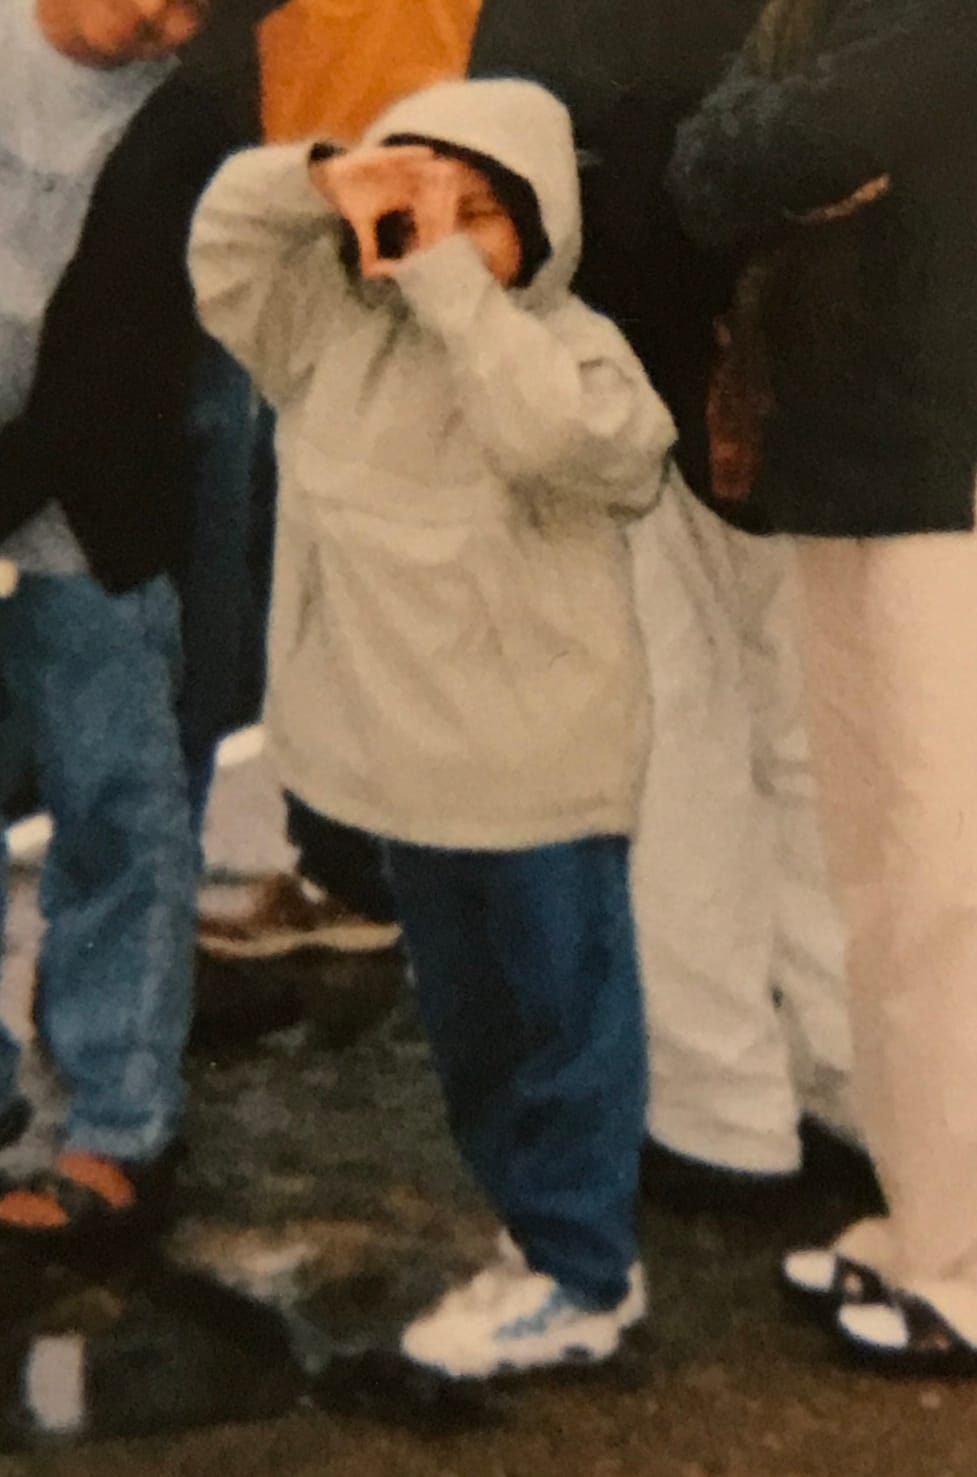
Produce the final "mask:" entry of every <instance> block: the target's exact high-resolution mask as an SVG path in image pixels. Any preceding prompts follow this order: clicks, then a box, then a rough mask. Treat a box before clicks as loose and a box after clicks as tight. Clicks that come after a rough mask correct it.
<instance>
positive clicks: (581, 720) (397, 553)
mask: <svg viewBox="0 0 977 1477" xmlns="http://www.w3.org/2000/svg"><path fill="white" fill-rule="evenodd" d="M400 134H414V135H421V136H424V137H428V138H432V139H437V140H441V141H445V142H448V143H451V144H454V145H456V146H460V147H463V148H465V149H471V150H475V151H477V152H479V153H481V154H482V155H485V156H488V157H490V158H492V159H494V160H496V161H498V162H499V163H500V164H502V165H503V166H504V167H506V168H507V169H509V170H511V171H513V172H515V173H516V174H518V175H519V176H521V177H522V178H523V179H525V180H527V181H528V182H529V183H530V184H531V185H532V187H533V189H534V190H535V192H536V196H537V199H538V202H539V207H540V214H541V217H542V222H543V226H544V229H545V231H546V234H547V238H548V240H549V243H550V246H551V255H550V257H549V258H548V260H547V261H546V263H545V264H544V265H543V267H542V268H541V269H540V270H539V272H538V273H537V274H536V276H535V278H534V279H533V281H532V282H531V284H530V285H529V286H528V287H526V288H525V289H517V290H514V289H509V290H506V289H504V288H503V287H501V286H500V285H499V284H498V283H497V282H496V281H495V279H494V278H493V277H492V276H491V275H490V274H489V272H488V271H487V270H486V268H485V267H484V265H483V263H482V261H481V259H480V257H479V256H478V254H477V253H476V251H475V249H474V248H473V246H472V245H471V243H470V242H469V240H468V239H467V237H465V236H463V235H458V236H453V237H451V238H449V239H448V240H446V241H444V242H442V243H440V244H439V245H437V246H436V247H434V248H433V249H431V250H428V251H424V252H417V253H415V254H414V255H413V256H412V257H410V258H409V259H408V260H407V261H406V263H405V264H404V265H403V266H402V268H401V271H400V274H399V278H398V285H396V286H393V285H390V284H376V283H369V284H360V283H357V282H356V281H355V280H354V279H352V278H351V277H350V275H349V274H348V273H347V271H346V270H345V268H344V267H343V265H342V263H341V257H340V246H341V239H342V222H341V220H340V219H339V217H338V216H336V214H335V213H333V212H330V210H329V208H328V207H327V206H326V205H325V204H324V202H323V200H322V198H321V197H320V196H319V195H318V193H317V192H316V191H315V190H314V189H313V187H312V186H311V184H310V182H309V178H308V170H307V150H306V148H305V147H304V146H297V147H293V146H286V147H276V148H265V149H260V150H254V151H251V152H248V153H245V154H242V155H240V156H238V157H237V158H235V159H233V160H232V161H230V163H228V164H227V165H226V166H225V167H224V168H223V170H222V171H221V172H220V173H219V174H218V176H217V178H216V179H215V181H214V182H213V184H212V185H211V187H210V189H209V190H208V192H207V193H206V195H205V196H204V199H203V201H202V203H201V205H200V207H199V210H198V214H197V218H196V223H195V227H194V231H193V239H192V244H191V271H192V275H193V278H194V283H195V287H196V291H197V295H198V303H199V309H200V313H201V316H202V319H203V321H204V323H205V325H206V326H207V328H208V329H209V330H210V331H211V332H212V333H213V334H214V335H215V336H216V337H218V338H219V339H221V340H222V341H223V342H224V343H225V344H226V345H227V347H228V348H229V349H230V350H231V351H232V352H233V353H234V354H236V355H237V357H238V358H239V359H240V360H241V361H242V362H243V363H244V364H245V365H246V366H247V367H248V369H249V370H251V372H252V373H253V375H254V377H255V379H256V381H257V383H258V385H259V386H260V388H261V389H262V390H263V392H264V393H265V394H266V395H267V396H268V397H269V398H270V399H271V401H272V402H273V404H274V405H275V406H276V408H277V410H278V412H279V435H278V449H279V459H280V472H281V491H280V508H279V530H278V544H277V551H276V571H275V590H274V601H273V617H272V631H271V676H270V699H269V713H268V726H269V732H270V735H271V738H272V742H273V747H274V750H275V754H276V758H277V763H278V766H279V771H280V776H281V778H282V780H283V781H284V783H285V784H286V785H288V787H289V788H290V789H292V790H294V791H295V792H296V793H298V794H299V795H300V796H301V797H302V798H303V799H304V800H306V801H307V802H308V803H309V804H311V805H313V806H315V807H316V808H317V809H319V810H321V811H323V812H324V813H325V814H328V815H330V816H332V817H334V818H336V819H338V820H341V821H344V822H346V823H347V824H350V825H354V826H357V827H360V828H362V829H365V830H370V831H374V832H377V833H380V834H383V835H388V836H394V837H397V838H400V839H402V840H406V841H413V842H418V843H422V844H429V845H441V846H454V847H466V848H467V847H473V848H480V847H486V848H498V849H503V848H516V847H523V846H532V845H541V844H545V843H548V842H555V841H561V840H567V839H571V838H573V837H577V836H582V835H586V834H595V833H602V832H611V833H615V832H616V833H619V832H624V831H627V830H629V829H630V827H631V825H632V821H633V815H634V807H635V800H636V789H637V785H638V781H639V778H640V773H641V765H642V758H643V749H644V743H645V731H646V724H645V708H646V701H645V665H644V657H643V652H642V648H641V644H640V640H639V636H638V630H637V625H636V622H635V617H634V612H633V609H632V597H631V581H630V569H629V564H628V557H627V552H626V545H625V538H624V526H625V523H626V522H627V520H628V519H629V518H632V517H635V516H637V515H639V514H641V513H643V512H644V511H646V510H647V509H648V508H649V507H650V506H651V505H652V503H653V502H654V501H655V498H656V495H657V491H658V488H659V485H660V482H661V475H662V463H663V459H664V457H665V455H666V453H667V452H668V450H669V448H670V446H671V443H672V441H673V438H674V428H673V425H672V420H671V417H670V415H669V413H668V411H667V410H666V409H665V407H664V405H663V404H662V402H661V400H660V399H659V398H658V396H657V395H656V394H655V393H654V392H653V390H652V389H651V387H650V386H649V384H648V382H647V379H646V378H645V375H644V372H643V370H642V368H641V366H640V364H639V363H638V361H637V359H636V358H635V356H634V354H633V353H632V352H631V350H630V349H629V348H628V346H627V344H626V342H625V341H624V339H623V338H622V336H621V335H620V333H619V332H618V331H617V329H616V328H614V327H613V325H612V324H611V323H610V322H609V321H608V320H607V319H605V318H602V317H600V316H599V315H597V314H595V313H593V312H591V311H590V310H589V309H587V308H585V307H584V306H583V304H582V303H580V302H579V300H577V299H576V298H574V297H573V296H571V294H570V292H569V283H570V281H571V278H572V275H573V272H574V269H575V267H576V263H577V256H578V250H579V234H580V211H579V199H578V186H577V173H576V161H575V155H574V149H573V140H572V133H571V129H570V123H569V118H568V116H567V114H566V112H565V110H564V108H563V107H562V105H561V104H559V103H558V102H557V101H556V100H555V99H554V98H552V97H551V96H550V95H549V94H548V93H546V92H545V91H544V90H543V89H541V88H539V87H537V86H535V85H534V84H531V83H525V82H515V81H513V82H508V81H507V82H458V83H442V84H439V85H438V86H436V87H433V88H430V89H427V90H426V91H424V92H422V93H419V94H415V95H414V96H412V97H410V98H408V99H406V100H405V101H403V102H401V103H398V104H397V105H395V106H394V107H393V108H392V109H391V110H389V111H388V112H387V113H386V114H385V115H384V116H383V117H382V118H381V119H380V120H379V122H378V123H377V124H376V125H374V127H373V128H372V129H371V130H370V131H369V133H368V134H367V135H366V137H365V138H364V140H363V145H365V146H375V145H377V144H379V143H382V142H383V141H384V140H385V139H386V138H389V137H391V136H394V135H400Z"/></svg>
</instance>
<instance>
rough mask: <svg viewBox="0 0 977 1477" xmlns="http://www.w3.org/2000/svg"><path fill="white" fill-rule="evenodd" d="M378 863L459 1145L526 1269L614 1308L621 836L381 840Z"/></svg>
mask: <svg viewBox="0 0 977 1477" xmlns="http://www.w3.org/2000/svg"><path fill="white" fill-rule="evenodd" d="M446 857H447V858H448V860H447V861H446V862H445V861H444V860H443V859H444V858H446ZM391 873H392V878H393V884H394V892H395V897H396V901H397V904H398V907H399V908H400V911H401V916H402V918H403V920H404V925H405V931H406V934H407V938H408V945H409V948H410V952H411V957H412V961H413V964H414V970H415V976H416V980H417V990H418V998H419V1002H420V1007H421V1010H422V1014H423V1017H424V1021H425V1025H426V1027H427V1029H428V1031H429V1032H430V1034H431V1039H432V1045H433V1049H434V1056H435V1061H436V1063H437V1064H438V1067H439V1072H440V1076H441V1080H442V1084H443V1086H444V1091H445V1096H446V1100H447V1103H448V1112H449V1118H450V1121H451V1124H452V1128H453V1131H454V1133H455V1136H456V1138H457V1141H458V1143H459V1147H460V1149H461V1151H462V1153H463V1154H464V1156H465V1158H466V1159H467V1161H468V1163H469V1164H470V1166H471V1167H472V1169H473V1172H474V1173H475V1175H476V1177H477V1179H478V1180H479V1182H480V1184H481V1185H482V1187H483V1188H484V1189H485V1191H486V1193H487V1194H488V1196H489V1198H490V1200H491V1201H492V1204H493V1206H494V1208H495V1210H496V1211H497V1213H498V1214H499V1216H500V1219H501V1220H502V1221H503V1223H504V1224H505V1226H506V1227H507V1228H508V1229H509V1231H510V1232H511V1234H512V1236H513V1238H514V1240H515V1241H516V1243H517V1244H518V1245H519V1246H520V1248H521V1249H522V1251H523V1253H524V1255H525V1257H526V1261H527V1262H528V1264H529V1266H530V1268H532V1269H533V1270H534V1271H537V1272H542V1273H545V1274H547V1275H548V1276H549V1277H552V1278H553V1279H554V1280H555V1281H556V1282H557V1283H558V1284H559V1285H560V1286H561V1287H563V1288H564V1289H566V1290H567V1291H568V1292H569V1293H571V1294H572V1295H573V1296H575V1297H576V1298H578V1299H579V1300H580V1302H581V1303H583V1304H585V1305H587V1306H590V1307H594V1308H604V1309H607V1308H612V1307H614V1306H616V1305H617V1304H618V1303H619V1302H620V1301H621V1300H622V1299H623V1298H624V1297H625V1295H626V1293H627V1290H628V1285H629V1271H630V1268H631V1266H632V1264H633V1262H634V1259H635V1256H636V1244H635V1228H634V1216H635V1198H636V1194H637V1183H638V1165H639V1158H640V1148H641V1141H642V1138H643V1132H644V1112H645V1098H646V1091H645V1089H646V1061H645V1052H644V1020H643V1012H642V1002H641V990H640V984H639V981H638V973H637V961H636V955H635V946H634V935H633V927H632V921H631V913H630V905H629V897H628V846H627V842H626V841H625V840H624V839H623V838H617V837H614V838H609V837H598V838H590V839H587V840H583V841H579V842H573V843H568V844H565V845H556V846H545V847H540V848H536V849H533V850H529V851H523V852H508V853H498V852H485V853H467V854H464V853H463V854H457V853H455V854H451V853H436V852H435V853H425V852H424V851H423V850H421V849H419V848H405V847H400V846H394V847H392V848H391Z"/></svg>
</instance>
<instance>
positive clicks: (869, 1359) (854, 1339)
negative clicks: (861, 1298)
mask: <svg viewBox="0 0 977 1477" xmlns="http://www.w3.org/2000/svg"><path fill="white" fill-rule="evenodd" d="M837 1327H838V1331H839V1332H840V1334H841V1336H842V1339H843V1340H844V1344H845V1348H846V1350H847V1352H848V1354H849V1356H850V1357H851V1358H852V1359H853V1360H854V1361H855V1362H856V1363H857V1364H859V1365H861V1366H862V1367H865V1368H869V1369H873V1370H875V1371H876V1373H879V1374H886V1375H895V1376H899V1377H902V1376H919V1377H922V1378H934V1377H936V1378H944V1379H973V1378H974V1377H977V1345H974V1344H972V1343H971V1342H970V1341H969V1340H968V1339H966V1338H965V1337H964V1336H963V1334H962V1333H961V1332H960V1331H959V1329H956V1328H954V1327H953V1325H952V1323H950V1322H949V1320H948V1319H947V1317H946V1316H945V1315H944V1314H943V1313H940V1312H939V1311H938V1310H937V1309H936V1308H935V1307H934V1306H933V1304H932V1303H930V1302H928V1301H927V1300H926V1299H925V1298H922V1297H918V1296H916V1295H914V1294H911V1293H904V1292H899V1291H892V1292H889V1293H888V1294H887V1300H886V1301H885V1302H884V1303H868V1304H862V1305H861V1306H858V1307H845V1308H842V1309H841V1310H840V1311H839V1313H838V1319H837Z"/></svg>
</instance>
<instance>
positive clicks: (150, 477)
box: [0, 74, 236, 573]
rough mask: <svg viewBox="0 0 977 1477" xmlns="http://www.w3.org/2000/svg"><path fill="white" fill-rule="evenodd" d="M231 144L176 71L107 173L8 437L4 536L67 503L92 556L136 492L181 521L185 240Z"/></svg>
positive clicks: (195, 346)
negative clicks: (97, 535) (97, 538)
mask: <svg viewBox="0 0 977 1477" xmlns="http://www.w3.org/2000/svg"><path fill="white" fill-rule="evenodd" d="M235 143H236V138H235V136H234V135H233V134H232V133H231V132H230V131H229V130H228V129H227V128H226V127H225V126H224V125H223V124H222V120H221V118H220V115H219V113H217V111H216V110H215V109H214V108H213V107H211V105H210V104H209V102H208V100H207V99H205V98H202V97H201V96H200V95H199V94H197V93H196V92H195V91H194V90H193V89H191V88H189V87H186V86H185V85H184V84H183V82H182V79H181V77H180V76H179V74H177V75H176V76H174V77H173V78H171V79H170V80H169V81H168V82H166V83H164V85H163V86H162V87H161V88H160V89H159V90H158V91H157V92H156V93H155V94H154V95H153V97H152V98H151V99H150V100H149V102H148V103H147V104H146V105H145V106H144V107H143V109H142V110H141V111H140V113H139V114H138V115H137V116H136V118H135V119H134V120H133V122H132V124H131V125H130V127H129V129H128V130H127V132H126V134H125V135H124V137H123V139H122V140H121V142H120V143H119V145H118V146H117V148H116V150H115V151H114V152H113V154H112V155H111V157H110V158H109V160H108V162H107V163H106V165H105V168H104V169H103V171H102V173H101V175H100V176H99V179H98V181H97V183H96V186H95V190H94V192H93V195H92V200H91V203H90V207H89V210H88V213H87V215H86V219H85V225H84V228H83V231H82V235H81V239H80V241H79V245H78V249H77V251H76V253H75V256H74V257H73V258H72V260H71V262H70V263H69V264H68V267H67V268H66V270H65V273H64V275H63V277H62V279H61V281H60V282H59V284H58V287H57V289H56V291H55V294H54V296H53V297H52V299H51V302H50V304H49V306H48V310H47V312H46V314H45V319H44V326H43V330H42V333H41V339H40V343H39V346H38V355H37V366H36V370H35V375H34V383H33V385H32V387H31V392H30V395H29V397H28V400H27V404H26V405H25V407H24V410H23V411H22V413H21V414H20V415H19V416H17V417H16V418H15V419H14V420H13V421H10V422H8V423H7V424H6V425H5V426H4V427H3V428H2V429H0V487H2V488H3V494H2V496H0V538H3V537H5V536H6V535H7V534H9V533H11V532H13V530H14V529H16V528H17V527H19V526H20V525H21V524H22V523H23V522H25V521H26V520H27V519H28V518H30V517H31V516H33V514H35V513H37V512H38V511H39V510H40V509H41V508H43V507H44V506H45V505H46V504H47V503H48V502H50V501H58V502H60V503H61V504H62V506H63V507H64V509H65V511H66V513H67V514H68V518H69V521H70V522H71V524H72V527H73V528H74V530H75V532H76V534H77V535H78V536H79V537H80V538H81V541H82V543H83V546H84V545H87V538H86V530H87V528H88V525H89V523H90V521H91V520H92V519H98V518H101V519H102V520H104V519H105V517H106V513H105V510H107V509H111V510H113V511H112V517H113V519H115V521H116V522H117V524H118V539H119V541H120V542H121V541H122V540H123V539H124V538H125V529H126V518H127V514H128V510H129V507H130V504H131V502H132V497H133V488H134V487H138V488H139V489H140V490H141V497H142V498H144V499H145V500H146V501H152V502H153V503H154V504H155V505H157V506H158V509H159V524H160V527H161V528H162V527H163V525H164V524H167V525H168V524H169V522H170V521H171V515H172V521H173V522H174V525H175V523H176V522H177V521H178V519H177V515H176V513H175V511H174V504H175V503H176V502H178V501H181V500H182V496H183V495H182V493H179V492H178V490H177V484H178V480H179V479H178V476H177V474H176V471H175V468H176V466H177V465H178V463H179V457H180V448H181V445H182V437H183V410H184V406H185V403H186V398H187V388H186V387H187V382H188V379H189V374H190V366H191V364H192V361H193V358H194V355H195V354H196V353H197V352H198V351H199V347H200V340H201V335H200V331H199V329H198V327H197V325H196V320H195V318H194V313H193V306H192V300H191V293H190V283H189V279H188V277H187V273H186V266H185V259H186V244H187V236H188V233H189V227H190V219H191V215H192V213H193V209H194V206H195V204H196V201H197V199H198V198H199V195H200V191H201V190H202V189H203V187H204V185H205V184H206V182H207V180H208V179H209V177H210V175H211V174H212V173H213V171H214V170H215V169H216V168H217V166H218V164H219V163H220V162H221V161H222V160H223V158H224V157H225V156H226V154H227V153H228V152H229V151H230V149H231V148H232V147H234V145H235ZM100 510H101V511H100ZM96 572H97V573H99V572H100V571H98V570H96Z"/></svg>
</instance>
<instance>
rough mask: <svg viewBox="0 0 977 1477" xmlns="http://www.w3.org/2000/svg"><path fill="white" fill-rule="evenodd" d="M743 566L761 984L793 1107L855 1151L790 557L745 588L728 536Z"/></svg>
mask: <svg viewBox="0 0 977 1477" xmlns="http://www.w3.org/2000/svg"><path fill="white" fill-rule="evenodd" d="M734 537H735V538H736V540H737V542H736V543H734V545H733V555H734V561H735V562H737V563H738V562H739V559H738V557H737V556H738V555H741V556H743V558H744V559H745V561H746V567H745V569H744V570H743V578H742V579H741V582H740V583H741V588H742V589H743V591H744V595H745V597H746V603H745V604H744V607H743V615H744V619H743V623H742V650H743V663H744V674H745V677H746V681H747V686H748V689H749V692H750V699H751V707H752V712H753V721H754V733H755V740H754V774H755V778H756V785H757V790H758V794H759V796H760V800H761V802H762V803H763V804H764V805H766V806H767V807H768V809H769V811H770V815H771V821H772V825H773V828H774V836H775V852H774V866H773V876H772V879H771V880H772V884H773V888H774V947H773V957H772V962H771V983H772V984H773V986H774V987H775V989H776V991H777V994H778V998H779V1001H780V1011H779V1016H780V1020H781V1023H782V1026H783V1029H784V1031H785V1033H786V1035H787V1038H788V1040H789V1043H790V1047H791V1057H792V1077H793V1081H794V1089H795V1093H796V1096H797V1099H798V1104H799V1107H800V1108H801V1109H802V1110H803V1111H804V1112H806V1113H807V1114H809V1115H811V1116H813V1117H815V1118H817V1119H818V1120H819V1121H820V1122H822V1123H825V1124H827V1125H829V1126H830V1127H832V1128H833V1129H834V1130H835V1131H836V1132H840V1133H841V1134H842V1135H844V1136H845V1137H846V1138H847V1139H848V1140H849V1141H851V1142H857V1137H858V1131H857V1125H856V1118H855V1113H854V1109H853V1105H852V1101H851V1026H850V1022H849V1018H848V1000H847V990H846V986H845V971H844V929H843V927H842V922H841V915H840V910H839V907H838V902H837V899H836V896H835V893H834V889H833V886H832V883H831V880H830V878H829V875H828V868H827V864H826V859H825V854H824V844H823V838H822V834H821V831H822V827H821V813H820V808H819V805H818V801H817V793H816V786H815V781H814V771H813V766H812V762H811V753H810V742H809V738H808V731H807V710H806V706H805V701H804V691H803V679H802V676H801V664H800V653H799V647H798V631H797V620H798V606H799V601H800V591H799V588H798V581H797V569H796V561H795V558H794V549H793V547H792V546H790V545H787V544H786V543H785V542H783V541H779V540H778V541H777V542H776V544H771V545H770V547H771V550H775V552H776V559H775V562H774V563H773V564H772V565H771V566H770V567H768V577H767V578H766V580H764V581H763V582H762V583H760V584H757V582H756V580H755V579H754V580H753V581H751V579H750V573H751V570H752V569H754V568H755V561H754V557H753V554H752V550H753V549H754V548H755V545H756V541H755V540H747V541H745V542H744V537H743V536H742V535H734Z"/></svg>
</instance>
